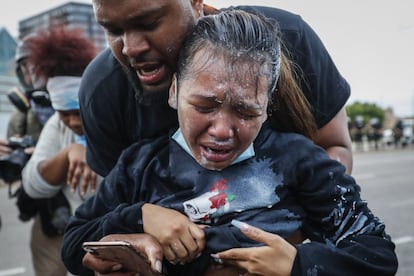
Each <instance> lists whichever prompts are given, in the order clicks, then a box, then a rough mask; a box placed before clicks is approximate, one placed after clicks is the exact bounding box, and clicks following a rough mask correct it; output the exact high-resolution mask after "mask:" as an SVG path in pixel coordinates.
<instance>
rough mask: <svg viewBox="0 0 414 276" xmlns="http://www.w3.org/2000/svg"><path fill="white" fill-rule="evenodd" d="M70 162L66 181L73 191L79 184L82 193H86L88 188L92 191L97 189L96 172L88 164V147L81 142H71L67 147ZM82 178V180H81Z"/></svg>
mask: <svg viewBox="0 0 414 276" xmlns="http://www.w3.org/2000/svg"><path fill="white" fill-rule="evenodd" d="M67 157H68V162H69V167H68V172H67V176H66V182H67V183H68V185H69V186H70V188H71V190H72V192H74V191H75V190H76V188H77V187H78V186H79V188H80V194H81V195H84V194H85V193H86V192H87V190H88V188H89V189H90V191H91V192H94V191H95V190H96V177H97V176H96V173H95V172H94V171H92V170H91V168H90V167H89V166H88V165H87V164H86V149H85V147H84V146H82V145H80V144H71V145H69V146H68V149H67ZM81 180H82V182H81Z"/></svg>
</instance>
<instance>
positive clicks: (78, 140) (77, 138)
mask: <svg viewBox="0 0 414 276" xmlns="http://www.w3.org/2000/svg"><path fill="white" fill-rule="evenodd" d="M75 143H76V144H79V145H82V146H84V147H85V148H86V138H85V135H76V134H75Z"/></svg>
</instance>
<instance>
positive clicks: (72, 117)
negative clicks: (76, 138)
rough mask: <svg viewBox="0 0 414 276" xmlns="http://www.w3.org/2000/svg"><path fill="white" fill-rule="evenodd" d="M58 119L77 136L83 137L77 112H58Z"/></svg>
mask: <svg viewBox="0 0 414 276" xmlns="http://www.w3.org/2000/svg"><path fill="white" fill-rule="evenodd" d="M57 112H58V114H59V119H60V120H61V121H62V122H63V123H64V124H65V126H67V127H68V128H70V129H71V130H72V131H73V132H75V133H76V134H77V135H83V128H82V121H81V116H80V112H79V110H65V111H62V110H60V111H59V110H58V111H57Z"/></svg>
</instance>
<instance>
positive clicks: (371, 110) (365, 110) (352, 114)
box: [346, 101, 385, 126]
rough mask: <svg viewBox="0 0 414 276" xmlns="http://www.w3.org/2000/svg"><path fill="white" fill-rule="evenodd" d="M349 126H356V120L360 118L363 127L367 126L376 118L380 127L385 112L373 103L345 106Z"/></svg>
mask: <svg viewBox="0 0 414 276" xmlns="http://www.w3.org/2000/svg"><path fill="white" fill-rule="evenodd" d="M346 112H347V114H348V117H349V120H350V124H351V126H354V125H355V124H356V121H357V118H358V117H362V118H363V122H364V125H366V124H369V123H370V122H371V120H372V119H373V118H377V119H378V121H379V123H380V125H382V124H383V123H384V118H385V111H384V110H383V109H382V108H380V107H379V106H377V105H376V104H375V103H361V102H359V101H356V102H354V103H352V104H349V105H347V106H346Z"/></svg>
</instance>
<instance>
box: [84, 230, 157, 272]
mask: <svg viewBox="0 0 414 276" xmlns="http://www.w3.org/2000/svg"><path fill="white" fill-rule="evenodd" d="M100 241H126V242H129V243H130V244H131V245H132V246H133V247H134V248H135V250H136V251H138V252H139V253H140V254H141V255H142V256H143V257H144V258H146V259H147V260H148V261H149V263H150V265H151V269H152V271H153V272H154V275H159V274H158V273H161V272H162V260H163V254H162V248H161V245H160V244H159V243H158V242H157V240H156V239H155V238H154V237H152V236H151V235H148V234H142V233H141V234H113V235H108V236H105V237H103V238H102V239H101V240H100ZM82 263H83V265H84V266H86V267H87V268H89V269H91V270H93V271H95V273H96V274H95V275H110V276H121V275H122V276H129V275H131V276H135V275H137V273H140V271H137V270H136V269H134V271H128V270H127V269H126V268H125V267H124V266H123V265H122V264H120V263H117V262H113V261H107V260H103V259H101V258H99V257H97V256H94V255H93V254H91V253H87V254H86V255H85V256H84V257H83V260H82ZM140 275H141V274H140ZM144 276H147V275H144Z"/></svg>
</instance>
